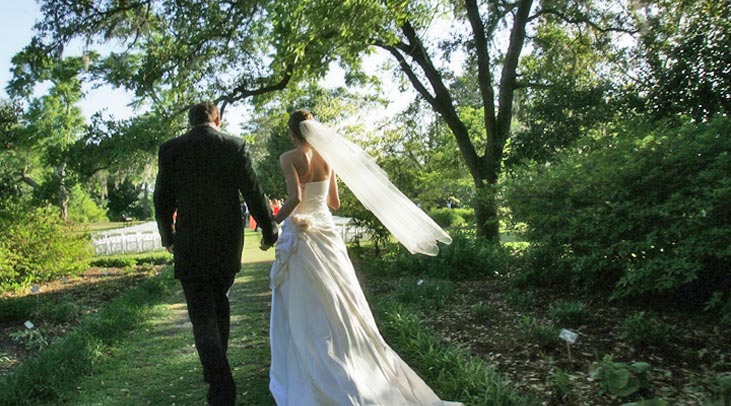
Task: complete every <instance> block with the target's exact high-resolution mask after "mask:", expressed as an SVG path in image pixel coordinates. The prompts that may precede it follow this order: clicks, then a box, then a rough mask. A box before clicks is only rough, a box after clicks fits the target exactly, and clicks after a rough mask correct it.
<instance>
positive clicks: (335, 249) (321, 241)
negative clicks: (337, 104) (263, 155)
mask: <svg viewBox="0 0 731 406" xmlns="http://www.w3.org/2000/svg"><path fill="white" fill-rule="evenodd" d="M289 135H290V137H291V139H292V142H293V143H294V145H295V147H296V148H295V149H293V150H291V151H289V152H286V153H284V154H282V156H281V157H280V164H281V167H282V170H283V171H284V176H285V179H286V182H287V193H288V198H287V200H286V201H285V202H284V205H283V206H282V207H281V208H280V210H279V213H278V214H277V216H276V217H275V220H276V221H277V222H278V223H282V222H284V225H283V228H282V233H281V235H280V237H279V240H278V241H277V247H276V260H275V261H274V265H273V266H272V272H271V283H272V310H271V327H270V341H271V352H272V354H271V356H272V364H271V369H270V384H269V389H270V390H271V392H272V395H273V396H274V399H275V400H276V402H277V405H278V406H285V405H287V406H295V405H296V406H346V405H383V406H399V405H403V406H406V405H409V406H411V405H413V406H417V405H418V406H422V405H434V406H437V405H445V406H446V405H460V403H453V402H444V401H441V400H440V399H439V397H438V396H437V395H436V394H435V393H434V391H432V390H431V389H430V388H429V387H428V386H427V385H426V383H424V381H423V380H422V379H421V378H419V376H417V375H416V373H415V372H414V371H413V370H412V369H411V368H410V367H409V366H408V365H406V363H405V362H404V361H403V360H401V358H400V357H399V356H398V355H397V354H396V353H395V352H394V351H393V350H392V349H391V348H390V347H389V346H388V344H386V342H385V341H384V340H383V338H382V337H381V334H380V332H379V331H378V327H377V326H376V322H375V320H374V319H373V315H372V313H371V310H370V308H369V306H368V303H367V302H366V299H365V296H364V295H363V291H362V289H361V287H360V284H359V283H358V280H357V279H356V276H355V272H354V270H353V265H352V263H351V262H350V259H349V257H348V253H347V251H346V247H345V243H344V242H343V240H342V238H341V237H340V234H339V232H338V230H337V229H336V227H335V225H334V224H333V220H332V217H331V214H330V211H329V210H328V207H329V208H331V209H333V210H337V209H338V208H339V206H340V198H339V195H338V186H337V182H336V178H335V173H336V171H337V173H338V175H339V176H340V177H341V178H342V179H343V181H344V182H345V183H346V184H347V185H348V187H349V188H350V189H351V190H352V191H353V193H354V194H355V195H356V196H357V197H358V199H359V200H360V201H361V202H362V203H363V204H364V205H365V206H366V208H368V209H369V210H371V211H373V212H374V214H375V215H376V216H377V217H378V218H379V219H380V220H381V221H382V222H383V223H384V225H385V226H386V227H387V228H389V230H391V232H392V233H393V234H394V236H396V238H398V239H399V241H401V242H402V243H403V244H404V246H406V247H407V249H409V250H410V251H411V252H421V253H425V254H428V255H435V254H436V253H437V251H438V247H437V241H441V242H445V243H450V242H451V238H450V237H449V236H448V235H447V234H446V233H444V231H443V230H442V229H441V228H439V227H438V226H437V225H436V224H435V223H434V222H433V221H432V220H431V219H430V218H429V217H428V216H427V215H426V214H424V213H423V212H422V211H421V210H420V209H418V208H417V207H416V206H415V205H414V204H413V203H412V202H411V201H409V200H408V199H407V198H406V197H405V196H404V195H403V194H402V193H401V192H400V191H399V190H398V189H396V187H395V186H393V184H391V183H390V182H389V181H388V179H387V177H386V175H385V173H383V171H382V170H381V169H380V168H379V167H378V166H377V165H376V164H375V162H373V160H372V159H371V158H370V157H369V156H368V155H367V154H365V152H363V151H362V150H361V149H360V148H359V147H357V146H355V145H354V144H352V143H350V142H349V141H347V140H345V139H344V138H343V137H341V136H339V135H338V134H336V133H334V132H333V131H332V130H330V129H329V128H328V127H326V126H324V125H322V124H320V123H318V122H317V121H315V120H313V119H312V115H311V114H310V113H309V112H307V111H306V110H297V111H295V112H294V113H292V114H291V116H290V119H289ZM262 248H263V249H267V248H269V247H267V246H262Z"/></svg>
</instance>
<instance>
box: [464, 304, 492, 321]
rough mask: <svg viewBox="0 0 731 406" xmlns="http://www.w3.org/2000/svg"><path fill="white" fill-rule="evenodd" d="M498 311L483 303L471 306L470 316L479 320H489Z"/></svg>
mask: <svg viewBox="0 0 731 406" xmlns="http://www.w3.org/2000/svg"><path fill="white" fill-rule="evenodd" d="M496 313H497V310H496V309H494V308H492V307H490V306H488V305H487V304H485V303H483V302H477V303H475V304H473V305H472V306H470V314H471V315H472V317H474V318H475V319H477V320H483V321H484V320H487V319H490V318H492V317H493V316H494V315H495V314H496Z"/></svg>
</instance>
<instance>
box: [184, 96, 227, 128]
mask: <svg viewBox="0 0 731 406" xmlns="http://www.w3.org/2000/svg"><path fill="white" fill-rule="evenodd" d="M188 122H189V123H190V126H191V127H195V126H197V125H201V124H207V123H211V124H215V125H216V126H218V125H219V124H220V123H221V116H220V115H219V114H218V107H216V105H215V104H213V103H211V102H204V103H198V104H194V105H193V106H191V107H190V109H189V110H188Z"/></svg>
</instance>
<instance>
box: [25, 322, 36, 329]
mask: <svg viewBox="0 0 731 406" xmlns="http://www.w3.org/2000/svg"><path fill="white" fill-rule="evenodd" d="M23 325H24V326H25V328H27V329H28V330H30V329H32V328H33V327H35V326H34V325H33V322H32V321H30V320H26V322H25V323H23Z"/></svg>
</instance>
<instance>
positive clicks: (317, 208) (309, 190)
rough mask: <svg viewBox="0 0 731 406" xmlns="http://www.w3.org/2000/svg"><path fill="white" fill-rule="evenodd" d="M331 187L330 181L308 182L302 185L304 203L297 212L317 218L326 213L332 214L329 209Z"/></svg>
mask: <svg viewBox="0 0 731 406" xmlns="http://www.w3.org/2000/svg"><path fill="white" fill-rule="evenodd" d="M329 186H330V179H325V180H321V181H318V182H308V183H305V184H304V185H302V201H300V204H299V206H297V209H296V210H295V212H296V213H297V214H306V215H312V216H317V215H318V214H320V213H322V212H323V211H324V212H327V213H328V214H329V213H330V210H328V208H327V192H328V190H329Z"/></svg>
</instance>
